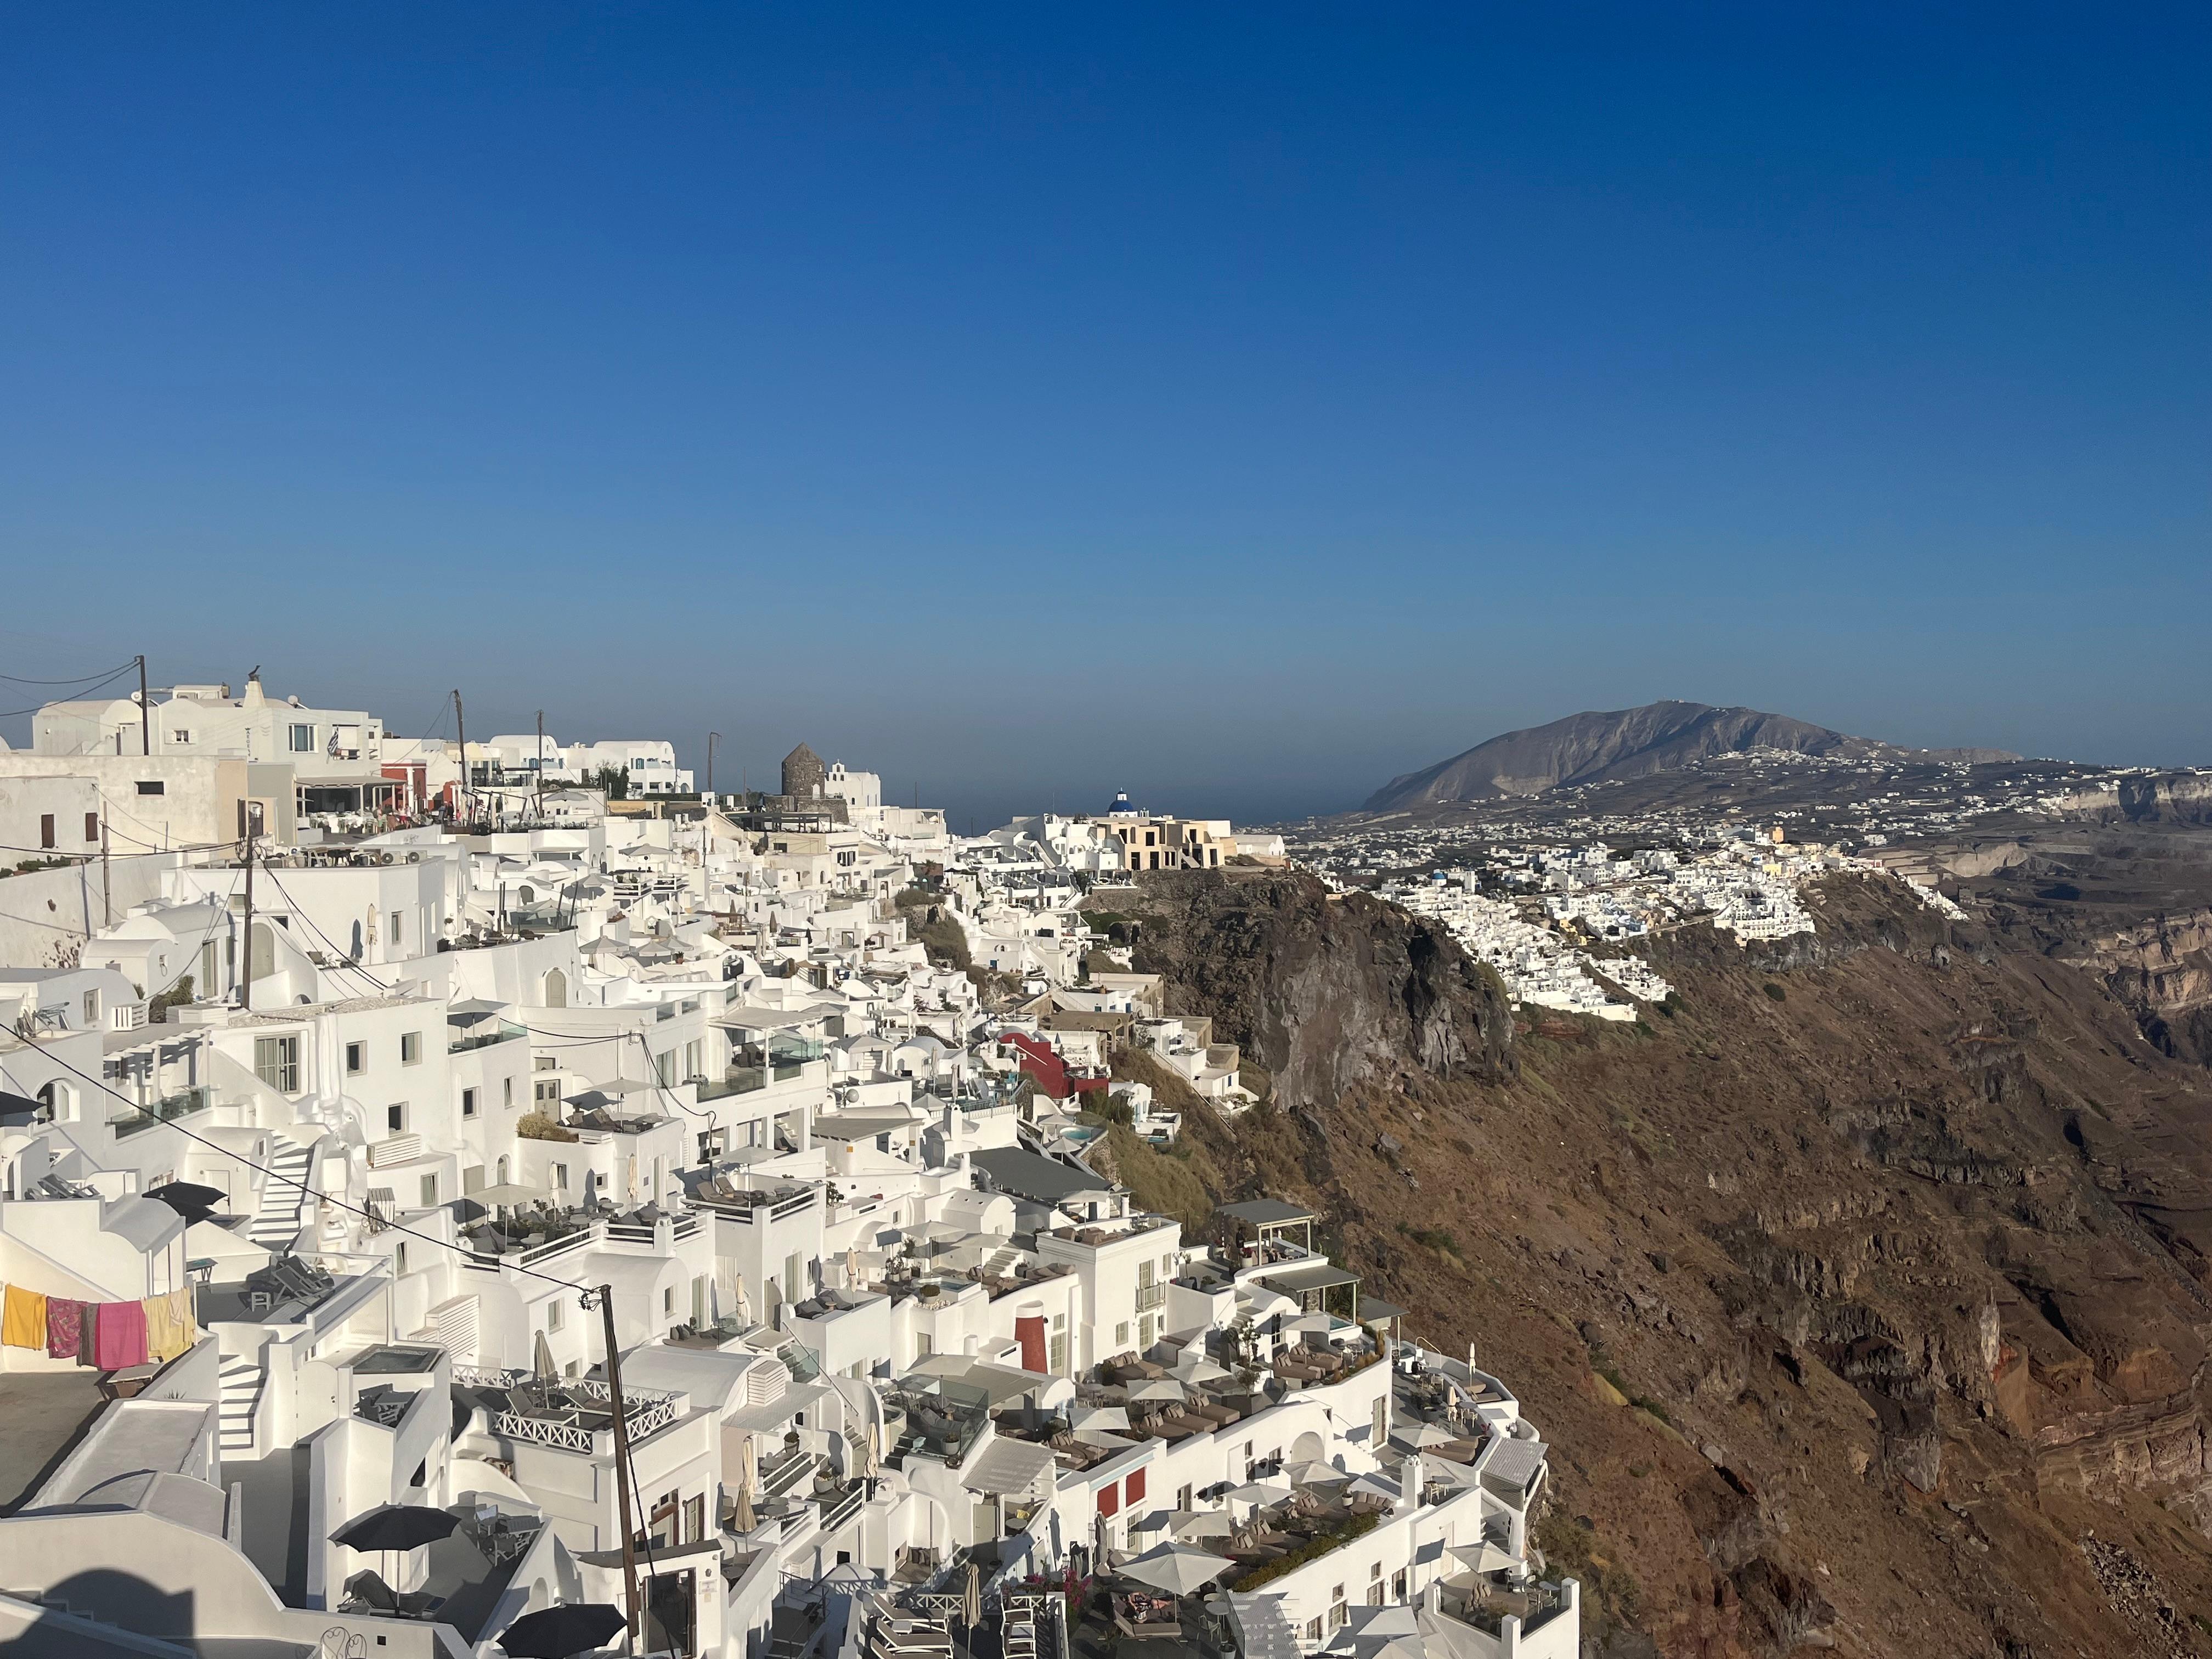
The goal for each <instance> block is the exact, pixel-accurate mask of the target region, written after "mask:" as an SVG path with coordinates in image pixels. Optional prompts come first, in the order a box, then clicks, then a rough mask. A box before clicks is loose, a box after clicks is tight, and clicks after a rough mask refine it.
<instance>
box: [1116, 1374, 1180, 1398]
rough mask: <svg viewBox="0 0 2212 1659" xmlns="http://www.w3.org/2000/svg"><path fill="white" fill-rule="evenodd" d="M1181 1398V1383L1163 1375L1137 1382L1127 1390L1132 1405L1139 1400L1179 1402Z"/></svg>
mask: <svg viewBox="0 0 2212 1659" xmlns="http://www.w3.org/2000/svg"><path fill="white" fill-rule="evenodd" d="M1183 1398H1184V1395H1183V1386H1182V1383H1176V1382H1171V1381H1170V1380H1169V1379H1168V1378H1166V1377H1164V1376H1160V1377H1155V1378H1153V1379H1152V1381H1151V1382H1149V1383H1138V1384H1137V1386H1136V1387H1134V1388H1133V1389H1130V1390H1129V1401H1130V1403H1131V1404H1132V1405H1133V1404H1135V1403H1136V1402H1137V1401H1139V1400H1172V1401H1176V1403H1177V1404H1180V1403H1181V1402H1182V1400H1183Z"/></svg>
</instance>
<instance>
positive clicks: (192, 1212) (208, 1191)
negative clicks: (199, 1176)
mask: <svg viewBox="0 0 2212 1659" xmlns="http://www.w3.org/2000/svg"><path fill="white" fill-rule="evenodd" d="M146 1196H147V1197H149V1198H158V1199H160V1200H161V1202H162V1203H164V1204H166V1205H167V1206H169V1207H170V1208H171V1209H173V1210H174V1211H175V1212H177V1213H178V1214H179V1215H180V1216H185V1217H188V1218H191V1219H193V1220H197V1219H199V1218H201V1217H204V1216H205V1215H206V1214H207V1213H208V1212H210V1211H211V1210H213V1209H214V1208H215V1206H216V1205H218V1204H220V1203H222V1201H223V1200H224V1199H226V1198H228V1196H229V1194H228V1193H223V1192H218V1191H217V1190H216V1188H213V1187H202V1186H198V1185H197V1184H196V1183H194V1182H189V1181H169V1182H163V1183H162V1184H161V1186H159V1187H154V1188H149V1189H148V1190H147V1194H146Z"/></svg>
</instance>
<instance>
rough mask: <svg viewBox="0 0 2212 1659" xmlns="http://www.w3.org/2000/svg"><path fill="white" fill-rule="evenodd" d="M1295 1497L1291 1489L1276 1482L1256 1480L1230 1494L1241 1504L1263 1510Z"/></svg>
mask: <svg viewBox="0 0 2212 1659" xmlns="http://www.w3.org/2000/svg"><path fill="white" fill-rule="evenodd" d="M1295 1495H1296V1494H1295V1493H1293V1492H1291V1488H1290V1487H1288V1486H1285V1485H1283V1484H1282V1483H1280V1482H1279V1481H1274V1480H1255V1481H1253V1482H1252V1483H1251V1485H1249V1486H1239V1487H1237V1490H1236V1491H1234V1492H1231V1493H1230V1494H1229V1496H1230V1497H1231V1498H1233V1499H1234V1500H1235V1501H1236V1502H1237V1503H1239V1504H1259V1505H1261V1507H1262V1508H1265V1507H1266V1506H1267V1504H1281V1503H1286V1502H1288V1501H1289V1500H1290V1499H1291V1498H1292V1497H1294V1496H1295Z"/></svg>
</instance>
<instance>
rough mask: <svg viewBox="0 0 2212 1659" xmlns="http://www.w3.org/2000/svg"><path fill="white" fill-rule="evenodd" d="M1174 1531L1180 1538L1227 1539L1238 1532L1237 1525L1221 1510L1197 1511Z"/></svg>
mask: <svg viewBox="0 0 2212 1659" xmlns="http://www.w3.org/2000/svg"><path fill="white" fill-rule="evenodd" d="M1172 1530H1173V1531H1174V1533H1175V1535H1176V1537H1178V1538H1226V1537H1228V1536H1229V1535H1230V1534H1231V1533H1233V1532H1235V1531H1236V1530H1237V1523H1236V1522H1234V1521H1231V1519H1230V1518H1229V1516H1227V1514H1226V1513H1225V1512H1224V1511H1222V1510H1194V1511H1191V1512H1190V1517H1189V1519H1188V1520H1185V1521H1179V1522H1176V1525H1175V1527H1174V1528H1172Z"/></svg>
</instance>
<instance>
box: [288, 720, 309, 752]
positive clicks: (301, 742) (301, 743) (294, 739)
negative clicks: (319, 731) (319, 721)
mask: <svg viewBox="0 0 2212 1659" xmlns="http://www.w3.org/2000/svg"><path fill="white" fill-rule="evenodd" d="M289 742H290V744H291V750H292V752H293V753H294V754H295V755H304V754H306V753H307V751H308V750H311V749H313V747H314V746H315V728H314V727H313V726H301V725H295V726H293V727H292V729H291V731H290V732H289Z"/></svg>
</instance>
